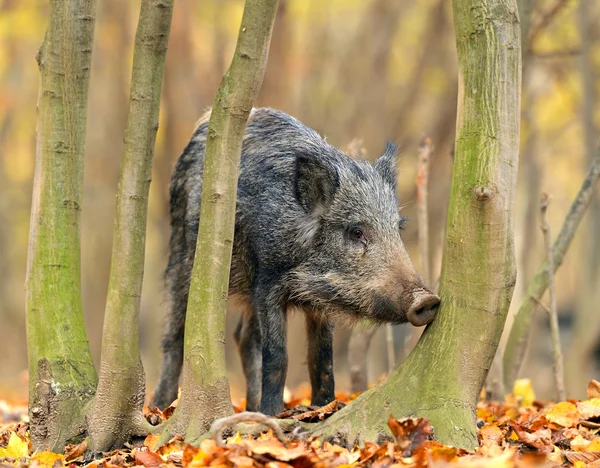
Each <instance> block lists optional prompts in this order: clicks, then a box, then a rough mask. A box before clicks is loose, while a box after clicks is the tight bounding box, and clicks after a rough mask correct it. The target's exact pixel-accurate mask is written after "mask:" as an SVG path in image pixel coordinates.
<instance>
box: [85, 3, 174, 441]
mask: <svg viewBox="0 0 600 468" xmlns="http://www.w3.org/2000/svg"><path fill="white" fill-rule="evenodd" d="M172 13H173V0H143V1H142V5H141V9H140V19H139V22H138V28H137V33H136V38H135V48H134V54H133V71H132V76H131V91H130V97H129V116H128V118H127V129H126V132H125V145H124V147H123V160H122V162H121V175H120V178H119V188H118V192H117V209H116V216H115V226H114V237H113V249H112V260H111V269H110V280H109V285H108V297H107V301H106V315H105V318H104V332H103V335H102V358H101V362H100V381H99V383H98V390H97V393H96V397H95V398H94V403H93V405H92V409H91V413H90V415H89V418H88V419H89V433H90V436H91V444H90V448H91V449H92V450H94V451H107V450H110V449H111V448H113V447H118V446H120V445H122V444H123V443H124V442H126V441H127V440H128V439H129V438H130V437H131V435H139V434H144V433H147V432H148V431H149V430H150V425H149V424H148V423H147V422H146V420H145V419H144V417H143V415H142V412H141V410H142V406H143V404H144V398H145V376H144V369H143V367H142V362H141V358H140V352H139V348H138V320H139V312H140V298H141V294H142V281H143V276H144V254H145V246H146V217H147V212H148V192H149V190H150V181H151V174H152V157H153V156H154V144H155V141H156V131H157V130H158V114H159V106H160V92H161V85H162V76H163V70H164V65H165V56H166V53H167V45H168V42H169V30H170V27H171V16H172Z"/></svg>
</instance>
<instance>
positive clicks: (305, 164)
mask: <svg viewBox="0 0 600 468" xmlns="http://www.w3.org/2000/svg"><path fill="white" fill-rule="evenodd" d="M339 184H340V181H339V176H338V174H337V171H336V170H335V168H334V167H332V166H331V165H329V164H327V162H326V161H324V160H323V159H322V158H319V157H315V156H307V155H303V154H301V155H299V156H298V157H297V158H296V174H295V181H294V189H295V191H296V198H297V199H298V202H299V203H300V205H302V208H304V210H305V211H306V212H307V213H312V212H314V211H315V210H317V209H323V210H325V209H327V208H328V207H329V205H330V204H331V202H332V201H333V196H334V195H335V192H336V191H337V189H338V187H339Z"/></svg>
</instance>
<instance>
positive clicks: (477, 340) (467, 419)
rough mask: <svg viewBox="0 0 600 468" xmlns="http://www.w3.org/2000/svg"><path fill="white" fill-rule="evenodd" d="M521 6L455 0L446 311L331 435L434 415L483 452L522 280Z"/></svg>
mask: <svg viewBox="0 0 600 468" xmlns="http://www.w3.org/2000/svg"><path fill="white" fill-rule="evenodd" d="M516 9H517V7H516V3H515V2H514V1H500V0H455V1H454V24H455V28H456V36H457V48H458V63H459V100H458V103H459V106H458V122H457V135H456V156H455V159H454V169H453V178H452V191H451V195H450V206H449V212H448V221H447V230H446V240H445V246H444V261H443V267H442V277H441V289H440V297H441V303H440V310H439V312H438V316H437V317H436V319H435V320H434V321H433V323H432V324H431V325H429V326H428V327H427V328H426V330H425V331H424V333H423V335H422V337H421V339H420V340H419V342H418V343H417V346H416V347H415V349H414V350H413V352H412V353H411V354H410V355H409V356H408V358H407V359H406V360H405V361H404V363H403V364H402V365H401V366H400V367H399V368H398V369H397V370H396V371H395V372H394V373H393V374H392V375H391V376H389V377H388V378H387V380H385V381H384V382H382V383H381V384H379V385H378V386H377V387H375V388H374V389H372V390H369V391H367V392H365V393H364V394H363V395H361V396H360V397H359V398H357V399H356V400H354V401H353V402H352V403H350V404H349V405H348V406H347V407H346V408H344V409H343V410H341V411H339V412H338V413H336V414H335V415H334V416H332V417H331V418H330V419H328V420H327V423H326V425H325V426H324V428H323V429H322V431H321V435H322V436H324V437H331V436H333V435H335V436H337V437H341V438H343V439H345V440H346V442H349V443H350V444H352V442H354V441H355V440H357V439H363V440H371V441H377V440H378V439H379V438H380V437H381V435H382V433H384V432H387V431H388V430H387V428H386V421H387V418H388V417H389V415H390V413H391V414H393V415H394V417H397V418H398V417H403V416H408V415H417V416H423V417H426V418H429V419H430V421H431V423H432V425H433V426H434V428H435V435H436V437H437V438H438V439H439V440H440V441H442V442H444V443H446V444H451V445H454V446H461V447H467V448H474V447H475V446H477V432H476V425H475V406H476V403H477V400H478V397H479V392H480V390H481V388H482V386H483V383H484V381H485V378H486V375H487V372H488V370H489V367H490V365H491V363H492V359H493V357H494V354H495V352H496V348H497V346H498V342H499V340H500V335H501V334H502V329H503V327H504V322H505V319H506V314H507V312H508V306H509V304H510V299H511V296H512V292H513V287H514V283H515V276H516V275H515V273H516V272H515V259H514V245H513V242H514V241H513V224H514V197H515V190H516V181H517V163H518V151H519V117H520V85H521V51H520V32H519V24H518V15H517V13H516Z"/></svg>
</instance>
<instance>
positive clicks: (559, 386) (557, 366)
mask: <svg viewBox="0 0 600 468" xmlns="http://www.w3.org/2000/svg"><path fill="white" fill-rule="evenodd" d="M549 204H550V197H549V196H548V194H547V193H544V194H542V199H541V203H540V211H541V215H542V232H543V233H544V244H545V246H546V259H547V263H548V265H547V266H548V294H549V295H550V330H551V332H552V354H553V358H554V379H555V380H556V391H557V393H558V401H564V400H565V399H566V393H565V377H564V367H563V355H562V350H561V348H560V333H559V329H558V313H557V310H556V285H555V282H554V266H553V263H554V262H553V261H552V235H551V233H550V225H549V224H548V219H547V216H546V213H547V211H548V205H549Z"/></svg>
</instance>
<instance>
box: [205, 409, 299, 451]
mask: <svg viewBox="0 0 600 468" xmlns="http://www.w3.org/2000/svg"><path fill="white" fill-rule="evenodd" d="M247 421H254V422H258V423H260V426H263V427H265V426H266V427H267V428H269V429H272V430H273V433H274V434H275V437H277V438H278V439H279V441H280V442H283V443H284V444H285V443H287V439H286V438H285V434H284V433H283V430H282V429H281V427H280V426H279V424H278V423H277V422H276V421H275V420H274V419H272V418H270V417H268V416H265V415H264V414H261V413H254V412H251V411H244V412H243V413H238V414H234V415H233V416H227V417H225V418H221V419H217V420H216V421H215V422H213V423H212V425H211V426H210V431H209V433H210V437H211V438H213V439H214V440H215V442H216V443H217V445H218V446H222V445H223V431H225V429H227V428H229V427H231V426H234V425H236V424H238V423H243V422H247ZM296 422H298V421H296ZM245 426H246V427H245V428H244V429H246V431H245V432H246V433H248V432H247V431H248V430H252V426H249V425H245ZM259 429H260V432H263V430H262V429H263V428H261V427H259ZM252 435H253V434H252Z"/></svg>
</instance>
